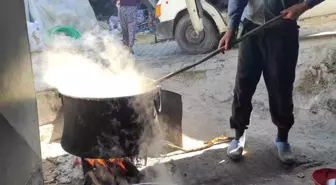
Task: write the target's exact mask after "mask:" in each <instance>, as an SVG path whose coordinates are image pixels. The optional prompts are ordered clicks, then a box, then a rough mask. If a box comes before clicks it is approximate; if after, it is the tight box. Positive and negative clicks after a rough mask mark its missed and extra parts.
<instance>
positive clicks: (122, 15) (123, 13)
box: [119, 6, 137, 47]
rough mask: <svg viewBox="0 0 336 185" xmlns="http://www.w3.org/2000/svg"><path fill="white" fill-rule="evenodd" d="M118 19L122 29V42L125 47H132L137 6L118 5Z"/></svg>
mask: <svg viewBox="0 0 336 185" xmlns="http://www.w3.org/2000/svg"><path fill="white" fill-rule="evenodd" d="M119 20H120V26H121V29H122V35H123V43H124V45H125V46H127V47H133V45H134V41H135V32H136V26H137V24H136V20H137V7H136V6H120V8H119Z"/></svg>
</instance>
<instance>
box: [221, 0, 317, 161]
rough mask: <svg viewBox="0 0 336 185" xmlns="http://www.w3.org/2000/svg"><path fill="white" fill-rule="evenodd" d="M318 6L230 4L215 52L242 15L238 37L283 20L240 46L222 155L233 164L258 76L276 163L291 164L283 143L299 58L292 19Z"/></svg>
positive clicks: (249, 0)
mask: <svg viewBox="0 0 336 185" xmlns="http://www.w3.org/2000/svg"><path fill="white" fill-rule="evenodd" d="M322 1H323V0H305V1H304V0H229V7H228V16H229V25H228V30H227V32H226V33H225V35H224V36H223V38H222V39H221V40H220V42H219V47H223V46H224V47H225V49H229V47H230V45H229V44H230V40H231V38H232V36H233V35H234V33H235V32H236V30H237V28H238V26H239V23H240V20H241V17H242V14H243V11H244V9H245V7H247V11H246V12H245V14H246V16H245V19H244V21H243V30H242V34H245V33H247V32H249V31H251V30H253V29H254V28H256V27H258V26H260V25H262V24H264V23H265V22H266V21H269V20H271V19H272V18H274V17H276V16H277V15H279V14H282V15H283V20H282V21H280V22H279V23H277V24H275V25H274V26H272V28H267V29H265V30H264V31H263V32H262V33H259V34H257V35H253V36H251V37H250V38H247V39H246V40H245V41H243V42H242V43H241V44H240V46H239V54H238V66H237V72H236V81H235V88H234V100H233V104H232V116H231V118H230V126H231V128H232V129H234V130H235V139H234V140H232V142H231V143H230V146H229V147H228V149H227V154H228V156H229V157H230V158H232V159H240V158H241V157H242V154H243V150H244V145H245V130H246V129H247V127H248V125H249V123H250V115H251V111H252V104H251V100H252V96H253V94H254V92H255V90H256V87H257V84H258V82H259V80H260V76H261V74H263V77H264V80H265V84H266V87H267V90H268V97H269V106H270V112H271V118H272V122H273V123H274V124H275V125H276V126H277V129H278V133H277V137H276V138H275V140H274V145H275V147H276V149H277V153H278V157H279V159H280V160H281V161H282V162H283V163H292V162H293V161H294V156H293V153H292V149H291V146H290V144H289V142H288V133H289V130H290V129H291V127H292V125H293V124H294V115H293V100H292V92H293V83H294V80H295V68H296V64H297V60H298V53H299V27H298V25H297V21H296V20H297V18H298V17H299V16H300V15H302V14H303V13H304V12H305V11H307V10H308V9H310V8H313V7H314V6H316V5H317V4H319V3H321V2H322Z"/></svg>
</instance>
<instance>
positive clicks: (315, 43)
mask: <svg viewBox="0 0 336 185" xmlns="http://www.w3.org/2000/svg"><path fill="white" fill-rule="evenodd" d="M202 56H203V55H199V56H188V55H183V56H182V55H181V56H177V57H175V58H174V59H173V58H167V59H162V60H156V59H153V60H148V61H144V62H141V61H139V66H141V67H142V68H143V70H144V72H145V73H146V74H147V76H148V77H153V78H158V77H160V76H161V75H162V74H166V73H169V72H171V71H173V70H176V69H178V68H180V67H182V66H184V65H187V64H189V63H192V62H194V61H195V60H197V59H200V58H201V57H202ZM236 61H237V50H231V51H228V52H226V53H225V54H224V55H218V56H216V57H214V58H213V59H211V60H209V61H208V62H207V63H205V64H202V65H200V66H198V67H196V68H195V69H193V70H190V71H188V72H186V73H183V74H182V75H179V76H177V77H174V78H172V79H170V80H168V81H166V82H164V83H162V88H163V89H167V90H171V91H174V92H177V93H180V94H181V95H182V97H183V134H184V136H183V144H184V147H185V148H194V147H199V146H202V145H203V141H207V140H210V139H213V138H215V137H218V136H221V135H224V136H232V135H233V132H232V130H230V128H229V117H230V114H231V111H230V110H231V102H232V91H233V86H234V78H235V69H236V63H237V62H236ZM335 69H336V40H335V39H334V38H331V37H329V38H323V39H315V40H306V41H301V43H300V57H299V61H298V65H297V80H296V82H295V93H294V102H295V111H294V113H295V120H296V123H295V125H294V127H293V129H292V130H291V133H290V136H289V137H290V142H291V144H292V146H293V148H294V152H295V154H296V162H295V164H294V165H292V166H284V165H282V164H281V163H280V162H279V161H278V159H277V157H276V153H275V149H274V146H273V143H272V142H273V140H274V138H275V135H276V128H275V126H274V125H273V124H272V121H271V119H270V116H269V106H268V98H267V97H268V95H267V90H266V87H265V84H264V82H263V80H262V79H261V81H260V83H259V85H258V88H257V91H256V93H255V96H254V98H253V107H254V109H253V114H252V117H251V125H250V127H249V129H248V132H247V148H246V151H245V157H244V160H243V161H240V162H238V163H237V162H233V161H231V160H230V159H229V158H228V157H227V156H226V147H227V144H221V145H216V146H214V147H212V148H209V149H207V150H203V151H198V152H193V153H188V154H181V155H174V156H166V157H162V158H150V159H149V162H148V166H146V167H144V168H143V169H142V170H143V172H144V173H145V174H146V175H147V178H148V181H149V182H150V181H156V182H169V183H170V184H176V185H199V184H203V185H217V184H218V185H230V184H232V185H253V184H261V185H262V184H265V185H266V184H267V185H280V184H291V185H299V184H312V181H311V172H312V170H313V169H315V168H319V167H323V166H331V167H336V165H335V164H333V163H334V162H335V161H336V156H335V153H336V140H335V139H334V138H336V124H335V119H336V109H335V107H336V87H335V85H334V84H336V83H335V80H336V72H335ZM53 144H54V145H55V146H57V147H58V149H55V150H57V151H60V148H59V145H58V144H57V143H53ZM57 147H53V146H50V145H48V146H46V145H43V147H42V152H43V151H44V152H45V156H49V159H48V160H44V162H43V163H44V171H45V173H44V174H45V182H46V184H49V185H55V184H62V183H63V184H74V185H75V184H76V185H77V184H81V183H82V181H81V174H80V172H81V169H80V167H78V166H73V164H74V161H75V159H76V157H74V156H69V155H64V152H60V153H59V154H57V155H56V154H55V152H52V150H51V148H57ZM48 153H49V154H51V153H54V154H55V155H54V156H52V155H49V154H48ZM58 155H60V156H61V157H55V156H58ZM74 177H77V178H78V179H76V178H74ZM67 178H70V179H67ZM61 182H62V183H61Z"/></svg>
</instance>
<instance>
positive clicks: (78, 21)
mask: <svg viewBox="0 0 336 185" xmlns="http://www.w3.org/2000/svg"><path fill="white" fill-rule="evenodd" d="M28 1H29V13H30V15H31V18H32V19H33V20H37V21H39V22H41V23H42V24H43V26H44V28H46V30H49V29H51V28H53V27H54V26H59V25H66V26H71V27H74V28H75V29H76V30H78V31H80V32H84V31H88V30H91V29H92V28H93V27H94V26H95V25H96V24H97V19H96V15H95V13H94V11H93V9H92V7H91V5H90V3H89V1H88V0H28Z"/></svg>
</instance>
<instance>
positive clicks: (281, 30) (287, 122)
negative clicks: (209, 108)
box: [230, 20, 299, 134]
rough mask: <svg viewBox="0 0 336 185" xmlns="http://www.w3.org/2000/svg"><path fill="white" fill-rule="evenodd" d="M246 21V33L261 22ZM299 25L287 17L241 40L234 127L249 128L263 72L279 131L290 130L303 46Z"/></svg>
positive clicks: (233, 106) (286, 131) (272, 113)
mask: <svg viewBox="0 0 336 185" xmlns="http://www.w3.org/2000/svg"><path fill="white" fill-rule="evenodd" d="M243 25H244V29H243V31H242V34H244V33H247V32H248V31H250V30H252V29H254V28H256V27H257V26H258V25H256V24H254V23H252V22H251V21H249V20H245V21H244V23H243ZM298 28H299V27H298V26H297V24H296V22H294V21H284V22H282V23H279V24H278V25H275V26H274V27H272V28H267V29H265V30H264V31H263V32H262V33H260V34H258V35H254V36H251V37H250V38H247V39H246V40H245V41H243V42H242V43H241V44H240V46H239V54H238V67H237V73H236V81H235V88H234V100H233V104H232V116H231V118H230V125H231V128H233V129H236V130H242V131H243V130H245V129H247V126H248V125H249V122H250V115H251V112H252V103H251V100H252V96H253V94H254V92H255V90H256V87H257V84H258V82H259V80H260V77H261V74H263V77H264V80H265V84H266V86H267V90H268V97H269V106H270V112H271V117H272V121H273V123H274V124H275V125H276V126H277V127H278V130H279V132H283V133H285V134H288V132H289V130H290V128H291V127H292V125H293V124H294V115H293V100H292V92H293V83H294V80H295V68H296V64H297V59H298V50H299V38H298V35H299V29H298Z"/></svg>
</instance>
